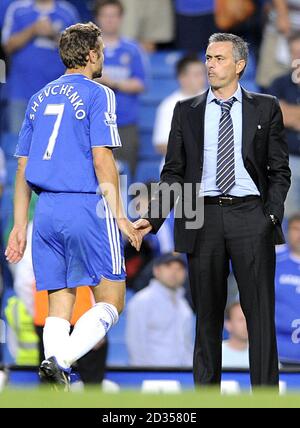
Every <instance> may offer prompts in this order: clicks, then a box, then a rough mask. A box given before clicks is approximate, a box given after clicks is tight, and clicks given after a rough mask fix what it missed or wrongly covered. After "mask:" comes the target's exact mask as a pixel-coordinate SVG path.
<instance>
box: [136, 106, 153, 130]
mask: <svg viewBox="0 0 300 428" xmlns="http://www.w3.org/2000/svg"><path fill="white" fill-rule="evenodd" d="M155 115H156V107H155V106H153V105H144V104H141V105H140V109H139V122H138V123H139V128H140V129H141V130H142V131H148V132H152V130H153V126H154V122H155Z"/></svg>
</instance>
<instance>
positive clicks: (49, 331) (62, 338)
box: [43, 317, 70, 369]
mask: <svg viewBox="0 0 300 428" xmlns="http://www.w3.org/2000/svg"><path fill="white" fill-rule="evenodd" d="M69 340H70V323H69V321H67V320H65V319H63V318H57V317H48V318H46V322H45V327H44V333H43V341H44V350H45V358H46V359H48V358H50V357H55V358H56V360H57V363H58V364H59V365H60V366H61V367H62V368H65V369H67V368H69V367H67V366H65V365H64V362H63V359H62V356H63V355H64V354H65V352H66V346H67V344H68V341H69Z"/></svg>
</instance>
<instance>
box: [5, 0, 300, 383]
mask: <svg viewBox="0 0 300 428" xmlns="http://www.w3.org/2000/svg"><path fill="white" fill-rule="evenodd" d="M89 20H92V21H94V22H96V23H97V24H98V25H99V26H100V27H101V29H102V31H103V39H104V43H105V63H104V73H103V77H102V78H101V80H100V82H101V83H103V84H105V85H107V86H109V87H110V88H111V89H113V90H114V91H115V94H116V98H117V117H118V127H119V132H120V136H121V140H122V144H123V147H122V149H120V150H118V151H115V155H116V159H117V163H118V167H119V170H120V174H122V175H124V176H126V183H125V184H124V188H123V190H124V192H123V196H124V198H127V193H126V188H127V187H128V185H130V184H131V183H134V182H143V183H145V184H146V185H147V186H148V188H150V185H151V183H153V182H157V181H158V179H159V173H160V170H161V167H162V164H163V161H164V156H165V154H166V147H167V143H168V135H169V131H170V126H171V120H172V113H173V109H174V106H175V104H176V102H177V101H179V100H183V99H187V98H190V97H194V96H196V95H198V94H200V93H202V92H204V91H205V90H206V89H207V79H206V70H205V49H206V45H207V40H208V38H209V36H210V35H211V34H212V33H214V32H219V31H221V32H232V33H235V34H238V35H240V36H242V37H243V38H245V40H246V41H248V42H249V45H250V46H249V47H250V58H249V63H248V67H247V70H246V72H245V74H244V76H243V78H242V81H241V85H242V86H243V87H244V88H245V89H248V90H250V91H252V90H254V91H257V92H267V93H269V94H272V95H275V96H276V97H278V98H279V101H280V104H281V108H282V111H283V116H284V123H285V127H286V136H287V141H288V145H289V150H290V166H291V169H292V174H293V176H292V187H291V190H290V193H289V196H288V200H287V203H286V220H285V230H286V237H287V244H286V245H285V246H283V247H280V248H278V249H277V252H278V257H277V272H276V299H277V307H276V324H277V335H278V344H279V357H280V361H281V365H282V366H289V365H298V366H300V80H299V79H300V75H299V73H297V68H298V66H299V65H300V0H120V1H119V0H102V1H90V0H69V1H61V0H0V26H1V30H2V31H1V33H2V39H1V49H0V50H1V53H0V55H1V58H2V60H1V62H0V82H1V84H0V231H1V238H0V296H1V307H2V312H1V313H2V316H1V318H3V319H5V320H6V323H7V325H8V333H9V334H8V343H7V345H6V346H3V347H2V355H1V358H2V360H3V361H4V362H5V363H16V364H18V365H35V364H37V363H38V362H39V360H40V359H41V358H42V353H43V349H42V340H41V337H42V328H43V323H44V320H45V317H46V315H47V296H46V295H45V294H43V293H36V292H35V291H34V275H33V269H32V262H31V249H30V234H31V227H29V232H28V247H27V251H26V254H25V257H24V259H23V260H22V262H21V263H20V264H19V265H18V266H16V267H11V266H7V264H6V262H5V258H4V255H3V252H4V248H5V243H6V239H7V236H8V233H9V231H10V228H11V225H12V214H13V188H14V176H15V170H16V160H15V158H14V156H13V155H14V150H15V147H16V143H17V139H18V133H19V131H20V128H21V125H22V121H23V118H24V113H25V109H26V105H27V102H28V100H29V98H30V97H31V96H32V95H33V94H34V93H36V92H37V91H39V90H40V89H41V88H42V87H43V86H44V85H46V84H47V83H48V82H50V81H52V80H54V79H56V78H57V77H59V76H60V75H62V74H63V73H64V67H63V64H62V63H61V61H60V59H59V54H58V49H57V44H58V40H59V34H60V32H61V31H62V30H63V29H64V28H66V27H68V26H70V25H72V24H74V23H76V22H79V21H82V22H87V21H89ZM297 79H298V80H297ZM35 201H36V198H35V197H34V198H33V201H32V207H31V220H32V216H33V213H34V205H35ZM146 205H147V199H143V197H141V198H140V201H139V204H138V207H137V212H136V216H135V218H138V216H139V213H142V212H143V211H144V210H145V206H146ZM135 218H133V220H134V219H135ZM172 229H173V218H172V214H171V215H170V216H169V217H168V219H167V220H166V222H165V223H164V225H163V227H162V228H161V230H160V231H159V233H158V235H157V236H154V235H150V236H148V237H147V238H146V239H145V241H144V243H143V246H142V249H141V252H140V253H136V252H135V250H134V249H133V248H132V247H131V246H130V245H126V251H125V255H126V268H127V275H128V280H127V285H128V294H127V300H128V305H127V308H126V311H125V313H124V314H123V315H122V317H121V319H120V322H119V324H118V325H117V326H116V327H115V328H114V329H113V330H112V331H111V333H110V334H109V337H108V339H107V340H106V341H105V342H104V343H100V344H99V346H97V348H96V349H94V350H93V351H91V352H90V353H89V354H88V355H87V356H86V357H84V358H83V359H82V360H81V361H80V362H79V363H78V370H79V372H80V375H81V378H82V379H83V381H84V382H86V383H100V382H101V380H102V379H103V375H104V368H105V365H106V364H109V365H110V366H128V365H131V366H147V367H151V366H155V367H166V366H168V367H170V366H173V367H191V365H192V358H193V355H192V353H193V351H192V350H193V335H194V314H193V305H192V302H191V298H190V294H189V285H188V277H187V268H186V262H185V258H184V257H183V256H182V255H178V254H175V253H174V245H173V230H172ZM92 304H93V301H92V298H91V294H90V291H89V289H84V288H83V289H82V290H81V291H80V293H78V296H77V308H76V311H75V312H76V313H74V320H73V322H76V319H77V318H78V317H79V316H80V315H81V314H82V313H83V312H84V311H85V310H86V309H87V308H89V307H90V306H91V305H92ZM0 346H1V345H0ZM248 364H249V363H248V337H247V328H246V322H245V318H244V315H243V312H242V310H241V306H240V304H239V299H238V289H237V284H236V283H235V280H234V277H233V275H231V276H230V278H229V289H228V305H227V311H226V319H225V323H224V345H223V365H224V367H227V368H230V367H237V368H248Z"/></svg>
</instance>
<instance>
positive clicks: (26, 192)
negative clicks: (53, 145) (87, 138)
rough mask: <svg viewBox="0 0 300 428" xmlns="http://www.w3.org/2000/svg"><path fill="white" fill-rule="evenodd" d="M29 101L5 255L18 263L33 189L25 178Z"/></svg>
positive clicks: (23, 247) (20, 142)
mask: <svg viewBox="0 0 300 428" xmlns="http://www.w3.org/2000/svg"><path fill="white" fill-rule="evenodd" d="M31 101H32V99H31V100H30V101H29V104H28V107H27V111H26V115H25V119H24V122H23V125H22V129H21V131H20V135H19V141H18V145H17V149H16V153H15V156H16V157H17V158H18V168H17V173H16V185H15V197H14V227H13V230H12V231H11V233H10V235H9V239H8V244H7V249H6V251H5V255H6V258H7V260H8V261H9V262H10V263H18V262H19V261H20V260H21V259H22V257H23V255H24V252H25V249H26V242H27V225H28V211H29V204H30V199H31V189H30V187H29V186H28V184H27V181H26V178H25V170H26V166H27V161H28V156H29V152H30V146H31V140H32V133H33V125H32V119H31V117H30V106H31Z"/></svg>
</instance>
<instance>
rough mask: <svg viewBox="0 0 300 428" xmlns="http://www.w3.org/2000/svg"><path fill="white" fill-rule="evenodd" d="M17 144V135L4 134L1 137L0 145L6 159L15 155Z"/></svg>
mask: <svg viewBox="0 0 300 428" xmlns="http://www.w3.org/2000/svg"><path fill="white" fill-rule="evenodd" d="M17 143H18V135H15V134H10V133H4V134H3V135H2V136H1V142H0V144H1V147H2V149H3V151H4V154H5V156H6V157H9V156H13V155H14V154H15V151H16V147H17Z"/></svg>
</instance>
